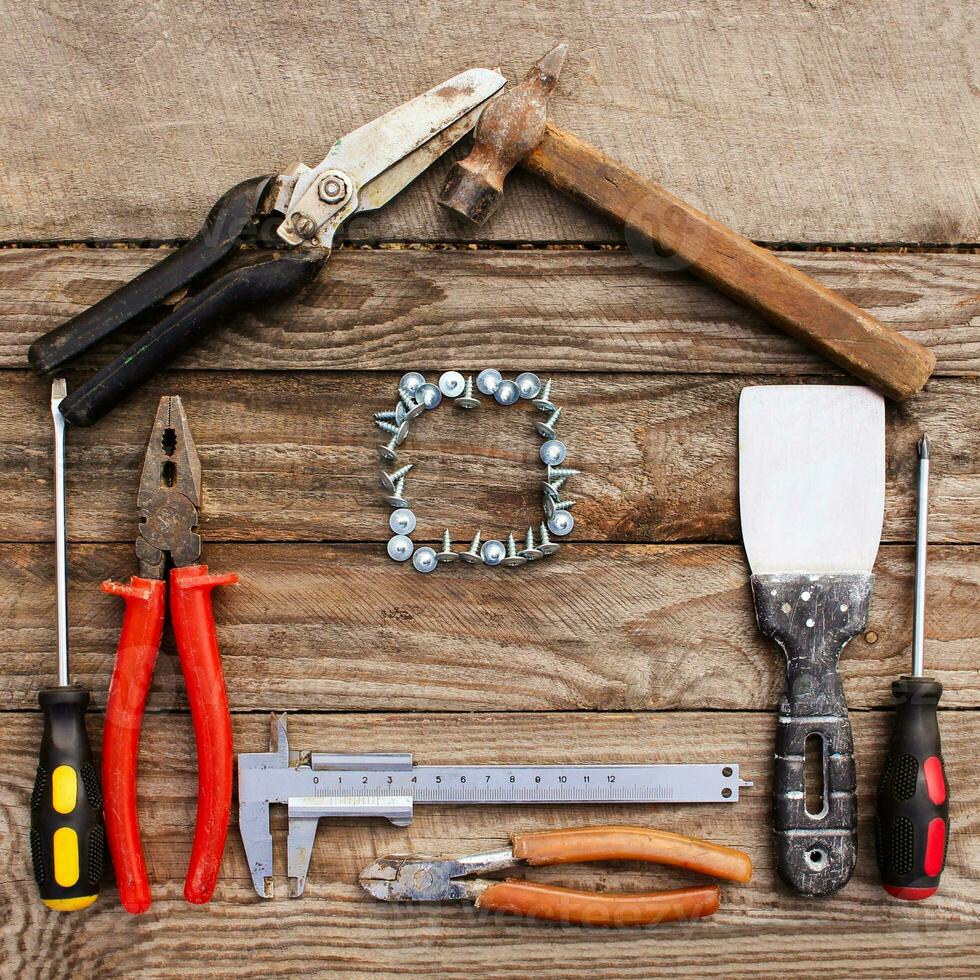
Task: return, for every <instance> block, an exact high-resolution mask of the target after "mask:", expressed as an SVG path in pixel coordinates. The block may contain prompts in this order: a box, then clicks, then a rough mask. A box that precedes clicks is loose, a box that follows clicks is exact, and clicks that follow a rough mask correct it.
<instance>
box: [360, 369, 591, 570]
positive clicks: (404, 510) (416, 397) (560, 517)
mask: <svg viewBox="0 0 980 980" xmlns="http://www.w3.org/2000/svg"><path fill="white" fill-rule="evenodd" d="M462 379H463V375H462V374H460V373H459V372H458V371H446V372H444V373H443V374H442V376H441V377H440V378H439V383H438V384H433V383H431V382H429V381H427V380H426V378H425V376H424V375H423V374H422V373H421V372H419V371H409V372H407V373H406V374H404V375H402V377H401V380H400V381H399V383H398V396H397V402H396V404H395V407H394V409H392V410H391V411H384V412H376V413H375V416H374V422H375V425H377V426H378V428H380V429H381V430H382V431H383V432H384V433H385V434H387V435H389V436H390V437H391V438H390V439H389V440H388V442H387V443H382V444H381V445H379V446H378V454H379V456H380V457H381V459H382V461H383V463H389V464H392V465H394V466H396V468H395V469H394V470H392V471H390V472H389V471H388V470H387V469H385V468H382V470H381V487H382V489H383V490H384V501H385V503H387V504H388V505H389V506H390V507H391V508H392V513H391V517H390V518H389V521H388V526H389V527H390V529H391V531H392V532H394V535H393V537H391V538H390V539H389V540H388V555H389V556H390V557H391V558H392V559H393V560H394V561H398V562H404V561H407V560H408V559H409V558H411V559H412V565H413V567H414V568H415V569H416V570H417V571H419V572H422V573H425V574H428V573H429V572H432V571H434V570H435V569H436V568H437V567H438V566H439V565H441V564H449V563H452V562H456V561H459V560H462V561H463V562H465V563H467V564H470V565H486V566H488V567H495V566H497V565H501V566H503V567H505V568H519V567H520V566H521V565H526V564H528V563H529V562H533V561H538V560H539V559H541V558H547V557H549V556H550V555H553V554H555V553H556V552H557V551H558V550H559V548H560V547H561V545H560V544H559V543H558V542H557V541H552V540H551V535H554V536H555V537H565V536H566V535H568V534H570V533H571V531H572V529H573V528H574V527H575V517H574V516H573V515H572V512H571V511H572V508H573V507H574V506H575V501H574V500H571V499H567V498H566V497H565V496H564V494H563V492H562V490H563V487H564V486H565V484H566V483H567V482H568V480H569V479H571V477H573V476H577V475H578V470H573V469H570V468H569V467H567V466H566V465H565V461H566V458H567V456H568V447H567V446H566V445H565V443H564V442H562V440H561V439H559V438H558V435H557V431H556V427H557V425H558V422H559V420H560V419H561V417H562V411H561V409H560V408H559V407H558V406H557V405H555V404H554V402H552V400H551V381H550V380H549V381H546V382H545V383H544V384H542V383H541V380H540V379H539V378H538V376H537V375H536V374H533V373H532V372H530V371H524V372H522V373H521V374H519V375H518V376H517V377H516V378H515V379H514V380H513V381H511V380H509V379H507V378H504V377H503V376H502V375H501V373H500V372H499V371H497V370H496V369H495V368H486V369H485V370H483V371H481V372H480V373H479V375H478V376H477V380H476V385H475V386H474V380H473V377H472V375H471V376H469V377H466V378H465V381H463V383H462V385H461V384H460V381H461V380H462ZM477 392H479V393H480V394H483V395H486V396H489V397H488V399H487V402H486V403H487V404H491V403H496V404H498V405H505V406H506V405H516V404H518V403H520V402H523V401H530V402H531V404H532V405H533V406H534V407H535V408H536V409H537V410H538V411H539V412H542V413H544V414H545V415H546V416H547V417H546V418H544V419H540V418H539V419H535V420H534V430H535V432H537V434H538V435H539V436H540V437H541V438H542V439H543V440H544V442H543V443H542V445H541V449H540V458H541V462H542V463H544V465H545V466H546V468H547V471H546V473H545V479H544V480H542V482H541V493H542V501H543V509H544V520H543V521H542V522H541V523H540V525H539V526H538V529H537V531H535V528H534V527H533V525H532V526H531V527H529V528H528V529H527V531H526V532H525V533H524V534H523V535H522V536H520V540H521V541H522V542H523V544H519V543H518V538H515V536H514V534H513V532H510V533H508V535H507V540H506V542H505V541H503V540H499V539H497V538H491V539H489V540H487V541H484V540H483V535H482V532H480V531H478V532H477V533H476V535H475V536H474V537H473V539H472V541H471V542H470V545H469V548H467V549H466V550H465V551H456V550H454V549H453V544H452V536H451V534H450V532H449V530H448V529H447V530H446V531H444V532H443V535H442V546H441V549H440V550H439V551H436V550H435V549H434V548H430V547H428V546H424V547H421V548H418V549H416V548H415V544H414V542H413V541H412V539H411V537H410V536H409V535H410V534H411V533H412V531H414V530H415V523H416V521H415V512H414V511H413V510H412V502H411V500H410V499H409V497H408V496H407V494H406V492H405V479H406V477H407V476H408V474H409V471H410V470H411V469H412V466H413V464H412V463H406V464H405V465H403V466H397V463H398V449H399V446H400V445H401V444H402V443H403V442H404V441H405V439H406V438H407V437H408V434H409V430H410V427H411V424H412V422H413V421H414V420H415V419H417V418H419V417H420V416H422V415H424V414H425V412H426V411H431V410H432V409H435V408H438V407H439V405H440V404H441V403H442V402H443V401H448V400H449V399H452V401H453V404H454V405H455V406H456V407H457V408H461V409H465V410H468V411H472V410H473V409H475V408H479V407H480V405H482V404H484V402H483V401H481V400H480V398H479V396H478V394H477ZM443 396H445V398H444V397H443Z"/></svg>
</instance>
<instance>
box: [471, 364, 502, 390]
mask: <svg viewBox="0 0 980 980" xmlns="http://www.w3.org/2000/svg"><path fill="white" fill-rule="evenodd" d="M502 380H503V375H502V374H501V373H500V372H499V371H498V370H497V369H496V368H484V369H483V370H482V371H481V372H480V373H479V374H478V375H477V376H476V386H477V388H479V389H480V391H482V392H483V394H484V395H492V394H493V393H494V392H495V391H496V390H497V385H499V384H500V382H501V381H502Z"/></svg>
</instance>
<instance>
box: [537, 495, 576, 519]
mask: <svg viewBox="0 0 980 980" xmlns="http://www.w3.org/2000/svg"><path fill="white" fill-rule="evenodd" d="M574 506H575V501H574V500H552V499H551V497H545V499H544V512H545V516H546V517H548V518H552V517H554V516H555V514H557V513H558V512H559V511H563V510H571V509H572V508H573V507H574Z"/></svg>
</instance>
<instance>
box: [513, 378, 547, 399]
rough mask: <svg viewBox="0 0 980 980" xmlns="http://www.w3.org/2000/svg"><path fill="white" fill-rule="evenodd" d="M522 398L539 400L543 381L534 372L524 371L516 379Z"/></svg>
mask: <svg viewBox="0 0 980 980" xmlns="http://www.w3.org/2000/svg"><path fill="white" fill-rule="evenodd" d="M514 384H516V385H517V390H518V391H519V392H520V395H521V398H537V397H538V393H539V392H540V391H541V379H540V378H539V377H538V376H537V375H536V374H534V373H533V372H532V371H524V372H523V373H522V374H519V375H518V376H517V377H516V378H515V379H514Z"/></svg>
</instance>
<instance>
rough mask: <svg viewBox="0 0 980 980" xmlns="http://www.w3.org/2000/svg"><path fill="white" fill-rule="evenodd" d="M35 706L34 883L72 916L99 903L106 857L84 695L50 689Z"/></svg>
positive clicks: (47, 899) (73, 689) (78, 691)
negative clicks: (40, 726)
mask: <svg viewBox="0 0 980 980" xmlns="http://www.w3.org/2000/svg"><path fill="white" fill-rule="evenodd" d="M38 702H39V703H40V705H41V711H42V712H43V715H44V735H43V737H42V739H41V754H40V758H39V760H38V766H37V778H36V779H35V782H34V792H33V794H32V796H31V857H32V858H33V862H34V878H35V879H36V881H37V886H38V888H39V889H40V892H41V898H42V900H43V901H44V904H45V905H47V906H48V908H51V909H56V910H58V911H61V912H73V911H76V910H78V909H84V908H88V906H89V905H91V904H92V903H93V902H94V901H95V900H96V898H98V895H99V882H100V881H101V879H102V871H103V868H104V866H105V853H106V842H105V829H104V828H103V825H102V792H101V790H100V789H99V779H98V774H97V771H96V769H95V766H94V765H93V764H92V749H91V747H90V745H89V740H88V733H87V732H86V730H85V709H86V708H87V707H88V702H89V693H88V691H86V690H85V689H84V688H81V687H74V686H72V687H52V688H48V689H46V690H43V691H41V692H40V694H39V695H38Z"/></svg>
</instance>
